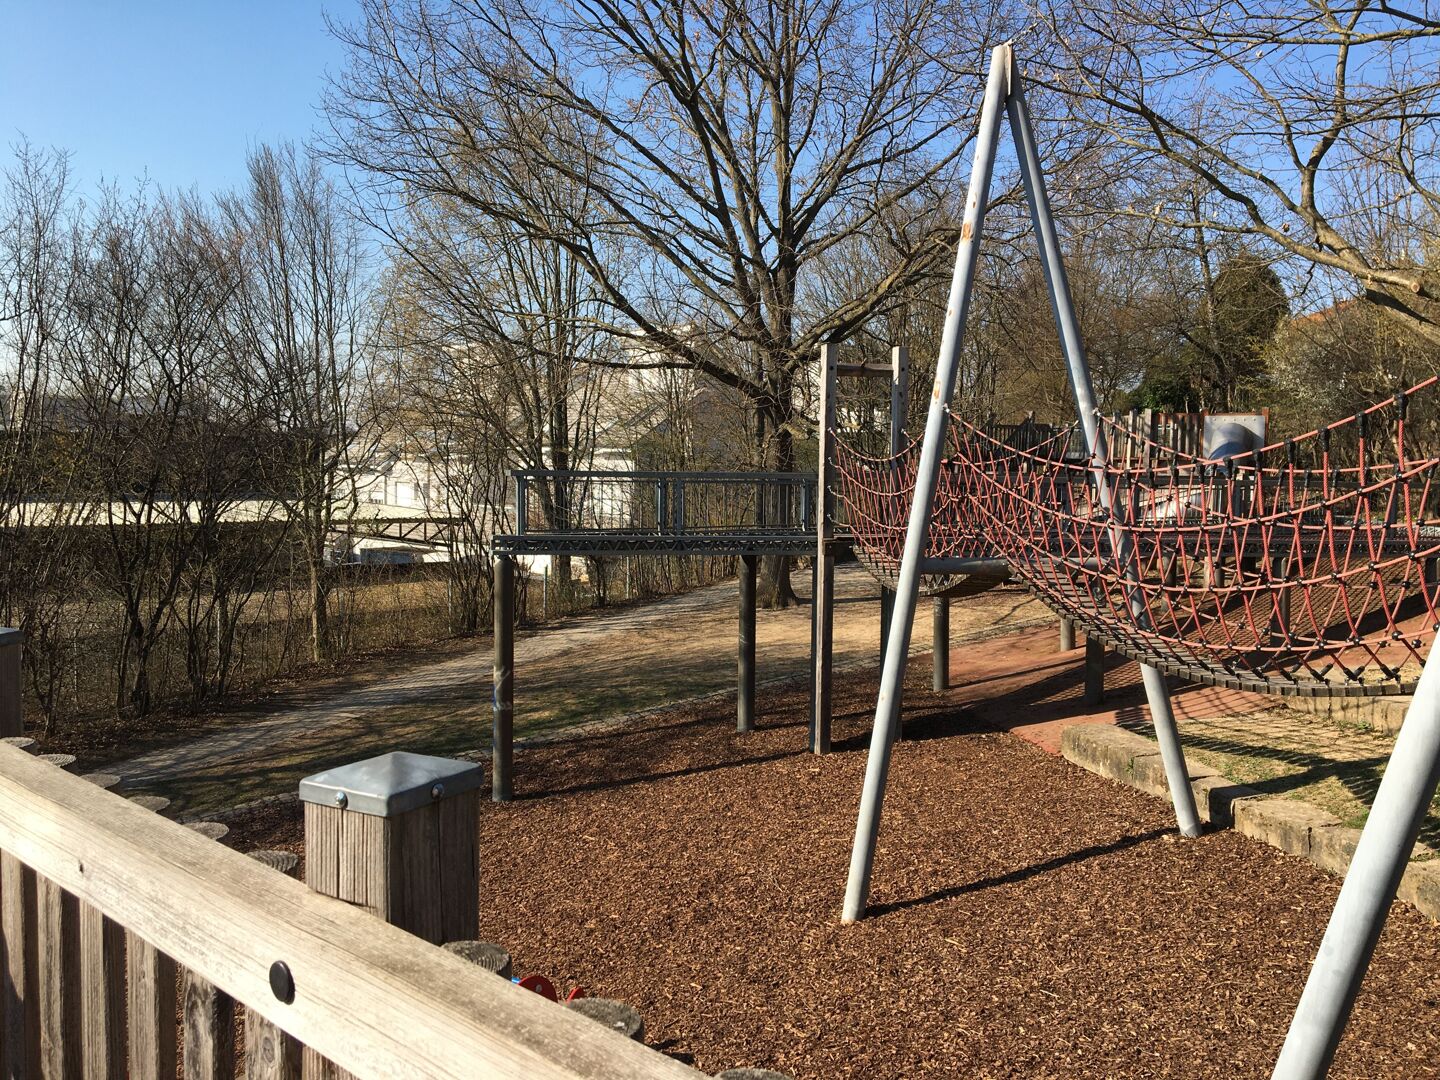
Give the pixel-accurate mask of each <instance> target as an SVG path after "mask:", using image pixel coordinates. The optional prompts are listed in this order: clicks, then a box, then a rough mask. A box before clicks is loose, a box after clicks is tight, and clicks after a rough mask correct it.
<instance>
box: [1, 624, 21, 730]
mask: <svg viewBox="0 0 1440 1080" xmlns="http://www.w3.org/2000/svg"><path fill="white" fill-rule="evenodd" d="M24 641H25V635H24V634H23V633H21V632H20V631H19V630H12V629H10V628H9V627H0V738H3V737H6V736H11V735H24V734H25V720H24V717H23V715H22V714H21V711H20V685H21V684H20V646H21V644H22V643H23V642H24Z"/></svg>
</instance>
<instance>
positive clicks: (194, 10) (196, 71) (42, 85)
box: [0, 0, 354, 192]
mask: <svg viewBox="0 0 1440 1080" xmlns="http://www.w3.org/2000/svg"><path fill="white" fill-rule="evenodd" d="M326 13H328V14H330V15H331V16H332V17H336V18H339V19H342V20H345V19H349V18H352V17H353V16H354V7H353V0H326V2H325V3H323V4H322V3H320V2H318V0H314V2H312V0H290V2H285V0H190V2H188V3H177V2H174V0H113V2H110V3H102V2H97V0H0V25H3V32H0V148H3V152H0V160H3V159H5V158H8V157H9V147H10V146H11V145H12V144H14V143H15V142H16V141H17V140H18V139H19V138H20V137H21V136H22V135H24V136H27V137H28V138H29V139H30V141H31V142H32V143H34V144H36V145H38V146H54V147H57V148H60V149H64V150H68V151H70V152H71V153H72V155H73V158H72V167H73V170H74V179H75V181H76V183H77V186H78V187H79V188H80V190H82V191H93V189H94V187H95V186H96V185H97V184H98V183H99V182H100V180H101V179H102V178H104V179H109V180H115V181H118V182H119V183H120V184H121V185H122V186H124V187H128V186H130V184H131V183H132V182H133V181H134V180H136V179H137V178H140V177H142V176H148V177H149V179H150V180H151V181H152V182H153V183H155V184H157V185H159V186H160V187H162V188H165V189H174V188H184V189H188V188H191V187H196V188H198V189H199V190H200V191H202V192H211V191H215V190H219V189H223V188H229V187H234V186H237V185H238V184H240V183H241V182H243V180H244V172H245V153H246V150H247V149H249V148H250V147H252V146H255V145H257V144H259V143H262V142H280V141H283V140H286V139H290V140H294V141H297V142H299V141H302V140H304V139H305V138H306V137H307V136H308V135H309V134H310V132H311V131H312V130H313V129H315V128H316V127H318V126H319V124H320V123H321V120H320V118H319V117H318V116H317V112H316V110H317V106H318V104H319V101H320V95H321V92H322V89H323V86H324V79H325V74H326V72H327V71H330V72H335V71H338V70H339V68H340V66H341V63H342V61H343V55H342V52H341V49H340V47H339V45H338V43H337V42H336V41H335V40H334V39H333V38H332V37H331V36H330V35H329V33H328V32H327V31H326V29H325V20H324V15H325V14H326Z"/></svg>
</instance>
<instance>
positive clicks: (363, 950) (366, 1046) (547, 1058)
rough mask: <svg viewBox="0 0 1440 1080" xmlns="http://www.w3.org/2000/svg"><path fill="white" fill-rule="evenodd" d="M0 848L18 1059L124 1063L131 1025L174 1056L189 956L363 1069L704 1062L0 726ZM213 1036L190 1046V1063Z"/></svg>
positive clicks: (111, 1070)
mask: <svg viewBox="0 0 1440 1080" xmlns="http://www.w3.org/2000/svg"><path fill="white" fill-rule="evenodd" d="M0 853H3V854H0V973H3V975H4V990H5V993H4V996H3V1012H4V1016H3V1023H0V1062H3V1066H4V1069H3V1071H4V1075H5V1076H7V1077H12V1076H13V1077H39V1076H42V1075H43V1076H45V1077H52V1076H53V1077H57V1078H68V1077H71V1076H76V1077H80V1076H83V1077H87V1078H88V1077H92V1076H106V1075H117V1076H118V1075H123V1074H124V1072H125V1068H124V1064H125V1063H124V1061H117V1060H115V1056H116V1055H117V1054H118V1053H119V1051H118V1049H116V1048H117V1047H118V1046H120V1045H121V1043H122V1036H123V1041H124V1042H128V1044H129V1047H128V1054H129V1058H130V1061H131V1063H132V1070H131V1075H149V1076H156V1075H162V1074H163V1072H164V1069H165V1068H166V1067H168V1068H170V1069H171V1070H173V1068H174V1066H173V1064H172V1063H173V1062H174V1060H175V1056H176V1053H177V1048H176V1031H175V1024H174V1023H173V1020H174V1017H175V1015H176V1005H175V999H174V990H173V987H174V985H175V976H174V972H175V970H176V967H175V965H179V967H180V968H182V969H183V970H184V971H185V972H186V973H187V976H188V978H189V979H190V980H192V981H191V983H189V985H197V986H198V985H202V984H203V985H205V986H208V987H210V988H211V993H212V994H213V995H214V996H215V998H216V1000H217V1001H219V1000H221V999H223V1000H225V1001H233V1002H235V1003H237V1004H238V1005H239V1006H243V1008H245V1009H247V1010H249V1011H250V1012H251V1013H252V1014H254V1015H255V1016H258V1017H259V1018H261V1019H263V1021H264V1022H266V1023H268V1024H270V1025H273V1026H274V1027H275V1028H278V1029H279V1030H280V1031H283V1032H285V1033H287V1034H288V1035H290V1036H291V1037H293V1038H294V1039H296V1040H298V1041H299V1042H300V1043H303V1044H304V1045H306V1046H308V1047H310V1048H311V1049H313V1050H314V1051H315V1052H316V1053H317V1054H319V1055H321V1056H323V1057H324V1058H327V1059H329V1060H330V1061H331V1062H333V1063H334V1064H335V1065H336V1066H339V1067H340V1068H343V1069H345V1070H347V1071H349V1072H351V1073H354V1074H355V1075H357V1076H360V1077H397V1078H398V1077H406V1078H410V1077H467V1078H469V1077H485V1076H523V1077H536V1078H550V1077H556V1078H559V1077H568V1078H598V1077H607V1078H617V1080H620V1078H634V1080H652V1078H653V1080H661V1078H666V1077H674V1078H677V1080H678V1078H680V1077H694V1076H696V1075H698V1074H697V1073H695V1072H694V1071H693V1070H691V1069H689V1068H687V1067H686V1066H684V1065H682V1064H680V1063H679V1062H676V1061H674V1060H672V1059H670V1058H667V1057H665V1056H664V1055H662V1054H659V1053H657V1052H655V1051H653V1050H650V1049H648V1048H646V1047H645V1046H643V1045H641V1044H639V1043H635V1042H632V1041H630V1040H628V1039H626V1038H624V1037H623V1036H621V1035H619V1034H616V1033H615V1032H611V1031H609V1030H607V1029H606V1028H605V1027H604V1026H603V1025H600V1024H597V1023H595V1022H594V1021H592V1020H590V1019H588V1018H586V1017H585V1016H582V1015H580V1014H578V1013H576V1012H573V1011H571V1010H567V1009H565V1008H563V1007H562V1006H560V1005H557V1004H554V1003H552V1002H549V1001H547V1000H545V999H543V998H541V997H539V996H538V995H536V994H532V993H530V992H529V991H527V990H522V989H520V988H518V987H516V986H513V985H512V984H510V983H509V982H508V981H506V980H504V979H501V978H497V977H496V976H494V975H492V974H489V973H488V972H484V971H482V970H480V969H478V968H477V967H476V966H475V965H473V964H470V963H467V962H466V961H464V960H462V959H460V958H458V957H456V956H453V955H451V954H449V953H447V952H446V951H445V950H443V949H441V948H440V947H438V946H436V945H432V944H430V943H428V942H426V941H423V940H421V939H420V938H418V937H415V936H414V935H412V934H410V933H407V932H405V931H404V930H402V929H399V928H398V927H395V926H390V925H388V924H386V923H385V922H383V921H382V920H381V919H379V918H377V917H376V916H375V915H373V914H371V913H369V912H367V911H365V910H363V909H361V908H359V907H356V906H353V905H351V904H348V903H345V902H344V901H341V900H337V899H333V898H331V897H328V896H323V895H321V894H319V893H317V892H314V891H312V890H311V889H309V888H308V887H306V886H305V885H304V884H302V883H301V882H299V881H296V880H294V879H292V878H290V877H287V876H286V875H285V874H282V873H280V872H278V871H276V870H274V869H271V868H269V867H267V866H266V865H264V864H263V863H261V862H258V861H256V860H254V859H251V858H249V857H247V856H245V855H242V854H240V853H239V852H237V851H232V850H230V849H228V848H226V847H224V846H222V845H220V844H218V843H215V842H214V841H212V840H209V839H207V838H206V837H204V836H202V835H200V834H198V833H196V832H195V831H193V830H191V829H188V828H185V827H184V826H181V825H179V824H176V823H175V822H173V821H169V820H167V819H165V818H163V817H161V816H160V815H158V814H155V813H152V812H151V811H149V810H147V809H144V808H143V807H141V806H138V805H136V804H134V803H131V802H129V801H127V800H126V799H123V798H121V797H119V796H117V795H114V794H111V793H110V792H108V791H105V790H102V789H101V788H99V787H97V786H95V785H94V784H91V783H89V782H87V781H86V780H84V779H82V778H81V777H78V776H73V775H70V774H68V773H66V772H64V771H62V770H61V769H59V768H57V767H55V766H54V765H51V764H49V763H47V762H45V761H42V760H40V759H39V758H36V757H32V756H30V755H28V754H26V753H25V752H24V751H22V750H20V749H17V748H15V747H13V746H9V745H4V744H0ZM122 951H123V952H124V954H125V958H124V961H123V962H122V961H121V959H120V953H121V952H122ZM277 964H283V965H284V969H283V970H284V972H286V973H288V981H287V979H286V978H280V979H279V980H278V985H279V987H280V990H279V991H278V992H277V990H272V967H273V966H274V965H277ZM125 965H128V972H129V978H128V995H122V994H121V992H120V989H119V988H120V986H121V985H122V983H121V980H120V972H121V971H123V970H125ZM275 970H276V971H277V972H278V971H281V969H279V968H275ZM285 997H289V998H291V1000H289V1001H286V1000H284V998H285ZM127 998H128V1000H127ZM122 1010H124V1011H125V1012H126V1016H125V1017H123V1018H122V1017H121V1016H120V1015H119V1013H120V1012H121V1011H122ZM257 1022H258V1021H257ZM193 1026H195V1025H192V1024H187V1025H186V1031H185V1037H186V1038H187V1039H189V1038H192V1037H198V1033H195V1032H192V1031H191V1030H190V1029H191V1028H192V1027H193ZM232 1031H233V1029H232ZM97 1036H99V1037H101V1038H102V1039H103V1043H104V1045H105V1047H106V1048H107V1049H106V1051H105V1053H98V1052H97V1049H98V1048H97V1047H96V1046H95V1045H94V1044H93V1042H90V1040H91V1039H94V1038H96V1037H97ZM87 1037H88V1038H87ZM87 1043H90V1045H88V1046H87ZM200 1049H201V1048H199V1047H192V1046H190V1045H185V1046H183V1047H181V1048H180V1049H179V1053H180V1054H181V1055H183V1056H184V1057H185V1059H186V1062H185V1065H186V1068H185V1071H186V1074H187V1075H202V1074H203V1071H202V1072H199V1073H196V1072H192V1065H198V1064H200V1060H199V1058H200V1055H199V1053H198V1051H199V1050H200ZM192 1055H193V1056H192ZM210 1060H214V1059H213V1058H211V1059H210ZM214 1064H215V1066H216V1068H217V1069H219V1070H221V1071H224V1070H225V1069H227V1068H233V1060H232V1064H230V1065H226V1064H225V1063H224V1062H221V1061H215V1062H214ZM251 1064H252V1068H253V1067H255V1066H258V1065H259V1064H260V1063H259V1062H258V1061H257V1062H254V1063H251ZM136 1068H138V1069H140V1070H141V1071H140V1072H138V1073H137V1072H136V1071H135V1069H136ZM168 1075H174V1073H173V1071H171V1072H169V1074H168ZM252 1075H264V1073H253V1072H252Z"/></svg>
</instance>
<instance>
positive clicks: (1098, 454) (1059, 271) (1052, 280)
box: [1007, 55, 1200, 836]
mask: <svg viewBox="0 0 1440 1080" xmlns="http://www.w3.org/2000/svg"><path fill="white" fill-rule="evenodd" d="M1010 62H1011V65H1012V66H1011V78H1010V83H1011V85H1010V97H1009V101H1008V102H1007V108H1008V109H1009V112H1010V130H1011V132H1012V133H1013V134H1014V137H1015V150H1016V157H1017V158H1018V159H1019V163H1020V175H1021V177H1022V179H1023V180H1024V182H1025V197H1026V201H1027V202H1028V203H1029V204H1030V218H1031V221H1032V222H1033V223H1034V226H1035V236H1036V239H1037V240H1038V241H1039V245H1040V263H1041V266H1042V268H1043V269H1044V272H1045V283H1046V285H1047V286H1048V288H1049V292H1050V304H1051V309H1052V313H1053V314H1054V316H1055V325H1056V327H1057V329H1058V330H1059V331H1060V345H1061V348H1062V349H1063V350H1064V353H1065V361H1066V364H1067V366H1068V367H1069V369H1070V388H1071V389H1072V390H1073V391H1074V394H1075V409H1076V411H1077V412H1078V413H1079V414H1080V424H1081V426H1082V428H1083V429H1084V431H1085V447H1086V449H1087V450H1088V451H1089V453H1090V460H1091V462H1092V463H1093V464H1094V467H1095V485H1096V491H1097V494H1098V495H1099V497H1100V506H1101V508H1102V509H1103V510H1105V511H1106V513H1107V514H1109V515H1110V521H1111V528H1110V536H1111V543H1112V544H1113V545H1114V547H1115V554H1116V557H1117V559H1118V561H1119V563H1120V565H1121V566H1122V567H1124V568H1125V572H1126V574H1127V575H1133V574H1134V573H1135V567H1134V562H1133V559H1132V557H1131V555H1132V551H1133V546H1132V542H1131V538H1130V534H1129V533H1128V532H1127V531H1126V530H1125V528H1124V525H1123V523H1121V522H1120V521H1118V520H1116V516H1115V513H1114V512H1113V507H1112V505H1111V504H1112V499H1111V497H1110V485H1109V483H1108V482H1107V480H1106V477H1105V462H1106V456H1105V455H1106V451H1105V440H1104V438H1103V437H1102V436H1101V434H1100V430H1099V423H1098V421H1097V420H1096V413H1097V409H1096V405H1095V391H1094V388H1093V387H1092V386H1091V384H1090V369H1089V365H1087V364H1086V362H1085V345H1084V342H1083V340H1082V339H1081V336H1080V322H1079V320H1078V319H1077V318H1076V317H1075V307H1074V304H1073V303H1072V301H1071V298H1070V283H1069V281H1068V280H1067V278H1066V275H1065V263H1064V261H1063V260H1062V258H1061V256H1060V239H1059V237H1058V236H1057V235H1056V233H1055V219H1054V216H1053V215H1052V214H1051V212H1050V197H1049V195H1048V194H1047V193H1046V191H1045V174H1044V171H1043V170H1042V169H1041V167H1040V151H1039V149H1038V147H1037V146H1036V143H1035V131H1034V129H1033V128H1032V127H1031V124H1030V110H1029V109H1028V108H1027V107H1026V105H1025V92H1024V89H1023V87H1022V86H1021V81H1020V73H1019V71H1018V70H1016V69H1015V68H1014V57H1013V55H1012V56H1011V61H1010ZM1129 600H1130V608H1131V611H1132V612H1133V613H1134V615H1135V618H1136V620H1137V622H1140V623H1142V624H1146V623H1148V620H1149V613H1148V612H1147V611H1146V609H1145V603H1144V599H1143V597H1142V596H1141V595H1140V592H1139V590H1138V589H1133V590H1132V591H1131V594H1130V598H1129ZM1140 674H1141V679H1142V681H1143V682H1144V684H1145V698H1146V701H1147V702H1148V703H1149V706H1150V721H1151V723H1152V724H1153V725H1154V727H1155V740H1156V742H1158V743H1159V744H1160V758H1161V761H1162V762H1163V763H1164V765H1165V778H1166V781H1167V783H1168V785H1169V787H1170V800H1171V802H1172V803H1173V804H1174V807H1175V820H1176V824H1177V825H1178V826H1179V828H1180V832H1181V833H1182V834H1184V835H1185V836H1199V835H1200V815H1199V813H1198V812H1197V811H1196V809H1195V793H1194V791H1193V790H1191V787H1190V773H1189V770H1188V769H1187V768H1186V765H1185V752H1184V750H1183V749H1182V748H1181V746H1180V733H1179V731H1178V730H1177V729H1176V727H1175V714H1174V712H1173V711H1172V709H1171V707H1170V690H1169V688H1168V687H1167V686H1166V685H1165V677H1164V676H1163V675H1161V674H1160V672H1159V671H1157V670H1156V669H1155V668H1153V667H1150V666H1149V665H1147V664H1142V665H1140Z"/></svg>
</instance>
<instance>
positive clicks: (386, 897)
mask: <svg viewBox="0 0 1440 1080" xmlns="http://www.w3.org/2000/svg"><path fill="white" fill-rule="evenodd" d="M484 780H485V777H484V771H483V770H482V769H481V768H480V766H479V765H476V764H473V763H471V762H468V761H454V760H451V759H449V758H439V757H428V756H426V755H423V754H409V753H403V752H401V753H393V754H382V755H381V756H380V757H376V758H370V759H368V760H366V761H357V762H355V763H354V764H352V765H342V766H340V767H339V768H337V769H330V770H328V771H326V772H322V773H317V774H315V775H314V776H308V777H306V778H305V779H304V780H302V781H300V800H301V801H302V802H303V803H304V804H305V883H306V884H307V885H309V886H310V888H312V889H314V890H315V891H316V892H319V893H324V894H325V895H326V896H334V897H337V898H339V899H341V900H344V901H347V902H348V903H351V904H356V905H358V906H360V907H364V908H366V909H367V910H369V911H371V912H373V913H374V914H376V915H378V916H379V917H380V918H382V919H384V920H385V921H386V922H388V923H392V924H394V925H395V926H398V927H400V928H401V929H402V930H408V931H409V932H410V933H412V934H414V935H416V936H417V937H422V938H424V939H425V940H426V941H429V942H432V943H434V944H436V945H443V944H445V943H446V942H447V941H466V940H471V939H473V938H474V937H475V934H476V933H477V931H478V930H479V927H480V862H479V823H478V819H477V815H478V813H479V790H480V787H481V785H482V784H483V783H484ZM304 1075H305V1076H306V1077H307V1078H315V1077H337V1076H344V1075H346V1074H345V1073H343V1072H341V1071H340V1070H338V1069H336V1068H335V1066H333V1065H331V1064H330V1063H329V1062H327V1061H325V1060H324V1059H323V1058H321V1057H320V1056H319V1055H317V1054H315V1053H314V1052H313V1051H311V1050H310V1049H309V1048H306V1050H305V1062H304Z"/></svg>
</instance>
